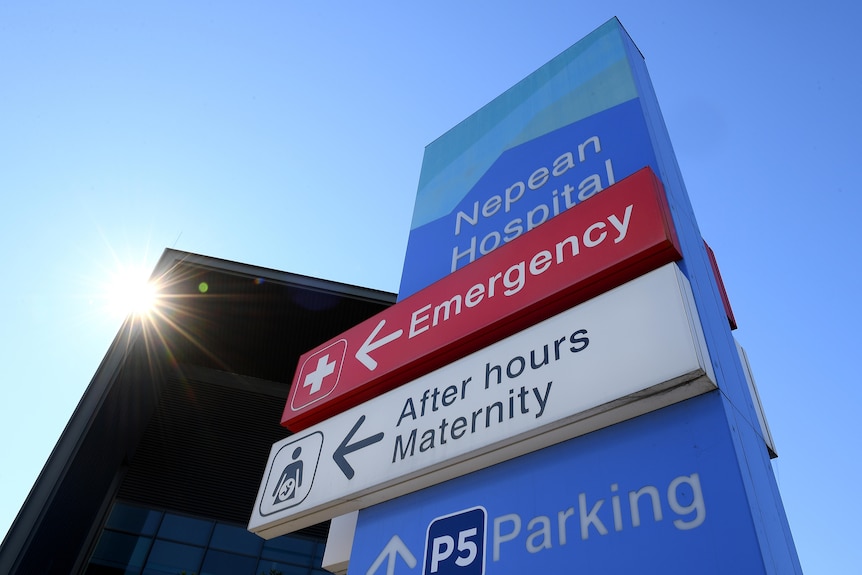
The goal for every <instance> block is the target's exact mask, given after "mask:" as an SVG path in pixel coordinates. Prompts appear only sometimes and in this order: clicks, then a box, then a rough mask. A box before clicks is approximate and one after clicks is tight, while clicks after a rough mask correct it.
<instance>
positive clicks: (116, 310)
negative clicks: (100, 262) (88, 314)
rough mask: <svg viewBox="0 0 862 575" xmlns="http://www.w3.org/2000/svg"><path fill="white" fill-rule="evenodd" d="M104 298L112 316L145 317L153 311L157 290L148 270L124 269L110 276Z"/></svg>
mask: <svg viewBox="0 0 862 575" xmlns="http://www.w3.org/2000/svg"><path fill="white" fill-rule="evenodd" d="M106 296H107V303H108V309H109V310H110V312H111V313H112V314H116V315H119V316H122V317H125V316H127V315H130V314H134V315H137V316H147V315H149V314H150V313H151V312H153V311H154V309H155V306H156V302H157V300H158V289H157V286H156V285H155V283H154V282H151V281H150V280H149V272H148V270H146V269H143V268H128V267H124V268H120V269H118V270H117V271H116V272H115V273H114V274H112V277H111V278H110V281H109V282H108V286H107V294H106Z"/></svg>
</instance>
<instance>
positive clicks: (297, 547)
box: [261, 535, 316, 565]
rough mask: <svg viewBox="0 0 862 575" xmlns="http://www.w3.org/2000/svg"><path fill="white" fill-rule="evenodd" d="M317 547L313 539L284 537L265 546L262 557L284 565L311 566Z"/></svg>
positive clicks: (272, 540)
mask: <svg viewBox="0 0 862 575" xmlns="http://www.w3.org/2000/svg"><path fill="white" fill-rule="evenodd" d="M315 546H316V542H315V541H313V540H311V539H304V538H301V537H295V536H293V537H292V536H290V535H282V536H281V537H276V538H274V539H270V540H269V541H267V542H265V543H264V544H263V552H262V553H261V557H262V558H264V559H273V560H275V561H281V562H283V563H293V564H297V565H311V563H312V560H313V559H312V558H313V557H314V551H315Z"/></svg>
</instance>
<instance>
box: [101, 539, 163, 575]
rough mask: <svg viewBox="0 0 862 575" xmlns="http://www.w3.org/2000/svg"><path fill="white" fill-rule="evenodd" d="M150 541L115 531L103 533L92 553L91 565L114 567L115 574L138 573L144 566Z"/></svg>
mask: <svg viewBox="0 0 862 575" xmlns="http://www.w3.org/2000/svg"><path fill="white" fill-rule="evenodd" d="M151 542H152V539H150V538H149V537H139V536H137V535H128V534H126V533H117V532H116V531H105V532H104V533H102V536H101V537H99V543H98V544H97V545H96V550H95V551H94V552H93V558H92V560H91V562H92V563H94V564H96V565H101V566H104V567H115V568H117V569H118V571H116V572H117V573H138V572H140V570H141V567H142V566H143V565H144V559H145V558H146V556H147V551H149V550H150V543H151Z"/></svg>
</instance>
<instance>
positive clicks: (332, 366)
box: [290, 339, 347, 411]
mask: <svg viewBox="0 0 862 575" xmlns="http://www.w3.org/2000/svg"><path fill="white" fill-rule="evenodd" d="M346 353H347V340H346V339H339V340H338V341H336V342H334V343H332V344H331V345H329V346H327V347H325V348H323V349H321V350H320V351H318V352H317V353H315V354H314V355H312V356H309V357H308V359H306V360H305V361H304V362H303V364H302V366H301V367H300V368H299V375H298V376H297V377H296V379H295V380H294V384H293V385H294V389H292V390H291V400H290V408H291V409H292V410H293V411H299V410H300V409H303V408H305V407H307V406H309V405H311V404H312V403H314V402H316V401H320V400H321V399H323V398H324V397H326V396H327V395H329V394H330V393H332V390H334V389H335V386H336V385H338V378H339V377H340V376H341V368H342V366H343V365H344V355H345V354H346Z"/></svg>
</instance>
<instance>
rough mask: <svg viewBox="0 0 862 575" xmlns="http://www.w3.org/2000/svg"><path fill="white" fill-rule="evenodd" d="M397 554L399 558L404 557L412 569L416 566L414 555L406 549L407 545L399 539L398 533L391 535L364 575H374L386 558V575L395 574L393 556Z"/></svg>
mask: <svg viewBox="0 0 862 575" xmlns="http://www.w3.org/2000/svg"><path fill="white" fill-rule="evenodd" d="M398 555H401V558H402V559H404V562H405V563H407V566H408V567H409V568H411V569H413V568H414V567H416V557H414V556H413V554H412V553H410V550H409V549H407V546H406V545H405V544H404V542H403V541H401V538H400V537H398V535H393V536H392V539H390V540H389V543H387V544H386V547H384V548H383V551H382V552H381V553H380V555H378V556H377V559H375V560H374V563H372V564H371V567H369V568H368V571H367V572H366V573H365V575H374V573H376V572H377V570H378V569H380V566H381V565H383V562H384V561H387V560H388V562H387V563H386V575H395V558H396V557H397V556H398Z"/></svg>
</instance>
